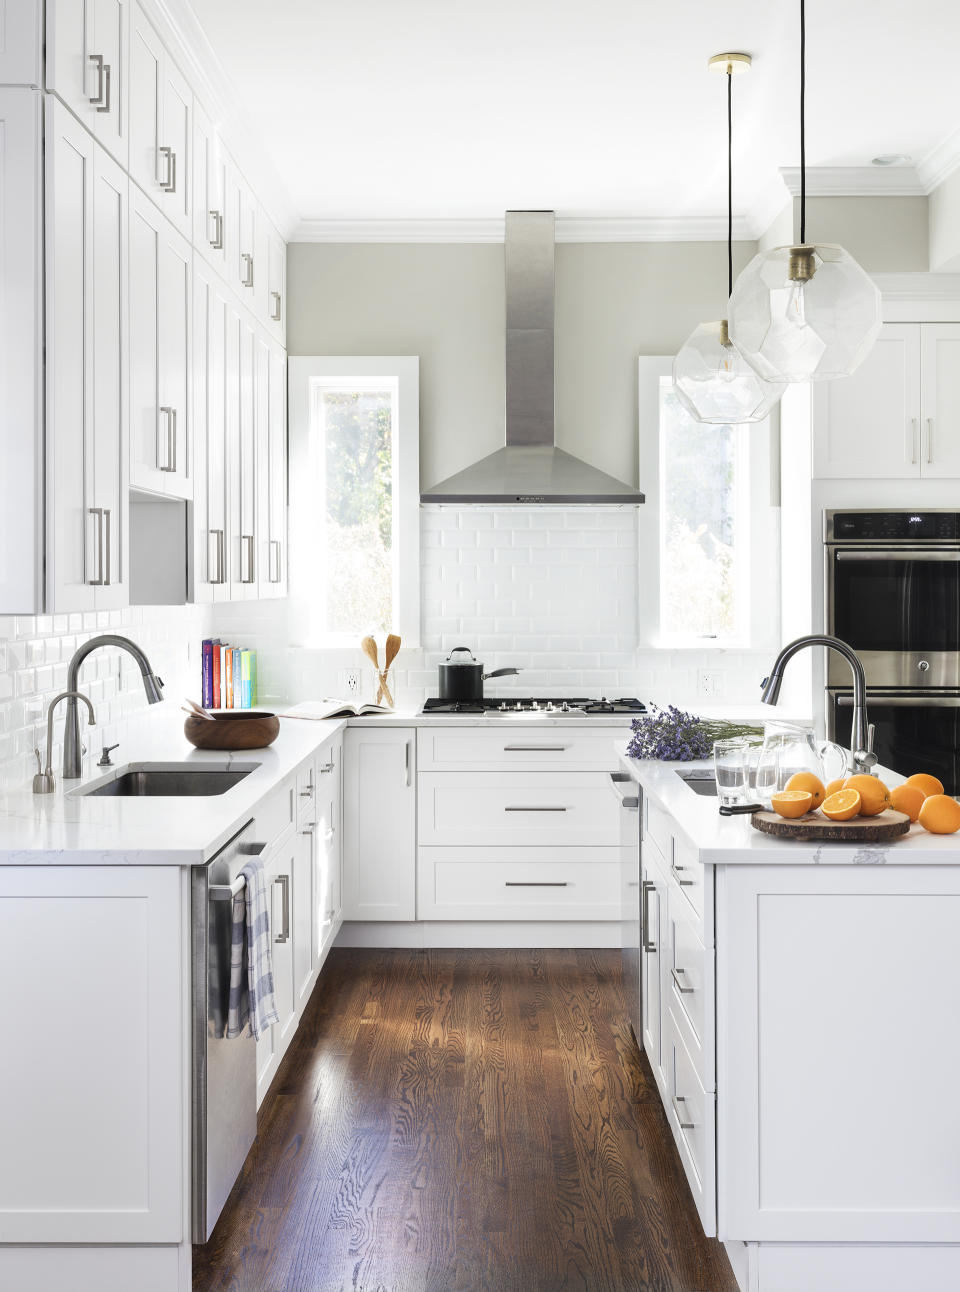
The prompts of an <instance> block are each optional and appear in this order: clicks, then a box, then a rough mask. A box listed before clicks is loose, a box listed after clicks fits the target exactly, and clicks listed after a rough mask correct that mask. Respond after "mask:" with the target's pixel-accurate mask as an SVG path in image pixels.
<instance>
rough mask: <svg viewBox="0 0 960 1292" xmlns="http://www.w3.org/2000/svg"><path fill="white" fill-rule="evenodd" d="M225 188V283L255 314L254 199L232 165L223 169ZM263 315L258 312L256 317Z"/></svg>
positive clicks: (255, 233) (255, 204)
mask: <svg viewBox="0 0 960 1292" xmlns="http://www.w3.org/2000/svg"><path fill="white" fill-rule="evenodd" d="M226 186H227V196H226V203H225V205H226V226H227V232H226V244H227V260H228V264H227V282H228V283H229V284H230V286H231V287H232V288H233V290H234V291H235V292H236V293H237V296H238V298H239V299H240V300H241V301H242V302H243V304H244V305H245V306H246V307H247V309H249V310H253V311H255V312H257V304H258V296H257V292H258V285H259V281H260V280H259V277H258V274H260V273H262V272H263V267H262V266H258V264H257V218H258V213H259V212H258V206H257V200H256V198H255V197H254V195H253V192H252V191H251V189H250V186H249V185H248V184H247V182H246V180H245V179H244V178H243V175H242V174H241V173H240V171H239V169H238V168H237V166H236V164H235V163H233V162H231V163H229V164H228V166H227V171H226ZM264 314H265V311H264V310H260V311H259V315H260V317H263V316H264Z"/></svg>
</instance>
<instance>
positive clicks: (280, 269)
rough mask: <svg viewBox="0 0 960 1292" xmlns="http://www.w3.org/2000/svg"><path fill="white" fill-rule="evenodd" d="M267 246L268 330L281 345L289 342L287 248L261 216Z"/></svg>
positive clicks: (271, 226) (263, 216) (264, 217)
mask: <svg viewBox="0 0 960 1292" xmlns="http://www.w3.org/2000/svg"><path fill="white" fill-rule="evenodd" d="M261 224H262V225H263V228H264V230H265V234H264V241H265V244H266V251H265V256H266V271H267V295H266V311H267V317H266V323H267V328H268V330H269V331H270V334H271V336H273V337H274V338H275V339H276V340H277V341H279V342H280V344H281V345H286V341H287V248H286V244H285V243H284V241H283V239H282V238H281V237H280V234H279V233H277V231H276V229H275V228H274V227H273V225H272V224H270V222H269V221H268V220H267V218H266V216H265V215H262V214H261Z"/></svg>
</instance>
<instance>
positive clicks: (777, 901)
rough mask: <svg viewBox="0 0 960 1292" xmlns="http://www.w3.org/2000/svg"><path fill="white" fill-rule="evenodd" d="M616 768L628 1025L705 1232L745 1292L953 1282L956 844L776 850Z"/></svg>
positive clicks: (741, 825)
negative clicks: (634, 837)
mask: <svg viewBox="0 0 960 1292" xmlns="http://www.w3.org/2000/svg"><path fill="white" fill-rule="evenodd" d="M621 762H622V766H623V768H624V770H625V771H626V772H627V773H628V774H629V775H630V776H631V777H632V778H633V779H634V780H635V781H636V782H637V784H638V786H639V793H638V797H639V800H640V817H641V848H640V866H639V873H637V871H636V869H635V870H634V873H633V874H632V877H631V876H630V871H629V859H628V865H627V867H626V872H625V873H626V874H627V876H628V877H627V879H626V882H625V885H624V889H623V892H624V894H625V907H626V910H625V917H626V918H625V930H626V931H627V935H628V939H631V940H632V939H636V944H637V945H639V947H640V955H639V961H640V969H639V978H640V982H639V985H638V990H637V994H638V996H639V1007H638V1015H637V1018H636V1019H635V1022H634V1027H635V1030H636V1029H637V1027H638V1025H639V1032H638V1040H640V1042H641V1044H642V1046H643V1049H644V1050H645V1052H646V1054H647V1057H648V1059H649V1062H650V1066H651V1068H652V1070H653V1073H654V1077H655V1079H656V1082H657V1085H658V1088H659V1090H660V1094H661V1097H662V1100H663V1104H664V1108H665V1110H666V1114H667V1118H668V1120H669V1123H670V1126H671V1130H672V1132H673V1135H674V1139H675V1141H676V1144H677V1148H678V1151H679V1153H680V1157H681V1159H682V1161H683V1166H684V1170H685V1172H686V1175H687V1179H688V1182H689V1184H690V1188H691V1191H692V1193H693V1195H694V1198H695V1201H696V1203H697V1207H698V1211H699V1214H700V1218H701V1221H702V1224H703V1227H704V1230H705V1232H706V1233H707V1234H715V1235H716V1236H717V1237H719V1238H720V1239H722V1240H723V1242H724V1243H725V1245H726V1248H727V1252H728V1254H729V1256H730V1260H731V1263H732V1265H733V1268H734V1271H735V1273H736V1275H737V1279H738V1281H739V1283H740V1286H741V1287H742V1288H743V1289H744V1290H745V1292H813V1289H816V1292H851V1290H852V1289H857V1290H859V1289H864V1292H866V1290H867V1289H869V1292H894V1289H896V1290H897V1292H900V1289H903V1288H906V1287H910V1288H911V1289H915V1290H918V1292H946V1289H948V1288H950V1289H953V1288H956V1287H958V1286H960V1097H958V1094H957V1085H956V1073H957V1070H958V1067H960V1030H958V1028H957V1019H958V1018H960V954H958V951H957V935H956V930H957V928H958V926H960V866H958V863H960V843H958V840H960V836H956V835H954V836H936V835H930V834H927V833H926V832H925V831H924V830H922V829H921V828H920V827H919V826H917V825H914V826H912V827H911V829H910V832H909V834H908V835H906V836H904V837H903V838H901V839H898V840H896V841H895V842H893V843H890V844H887V845H873V844H871V845H857V844H818V843H814V844H806V843H799V842H793V841H786V840H779V839H773V838H770V837H769V836H767V835H763V834H761V833H760V832H759V831H757V830H755V829H754V828H753V827H752V826H751V825H750V822H749V818H747V817H744V816H738V817H729V818H727V817H721V816H720V815H719V814H718V811H717V801H716V799H715V798H710V797H708V796H705V795H700V794H697V793H696V792H695V791H694V790H693V789H692V788H691V786H690V785H689V784H687V783H686V781H685V780H684V779H682V777H681V776H680V775H678V772H680V771H683V772H686V773H689V772H690V771H695V770H696V769H697V767H698V765H697V764H690V763H688V764H672V763H651V762H640V761H636V760H632V759H629V758H627V757H626V755H625V753H624V754H623V755H622V759H621ZM700 766H701V767H702V769H703V770H708V766H707V765H706V764H702V765H700ZM890 779H891V780H892V781H894V782H896V781H898V780H899V779H900V778H899V777H891V778H890ZM634 865H635V863H634ZM633 903H635V905H632V904H633ZM631 912H633V913H634V914H635V919H634V920H633V921H631V920H630V914H631ZM628 950H629V948H628ZM625 960H626V962H627V963H628V964H629V963H631V961H630V959H629V956H627V957H625ZM633 963H635V961H634V962H633ZM631 986H632V984H628V990H629V988H630V987H631Z"/></svg>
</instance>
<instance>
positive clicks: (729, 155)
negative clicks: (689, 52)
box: [727, 64, 733, 300]
mask: <svg viewBox="0 0 960 1292" xmlns="http://www.w3.org/2000/svg"><path fill="white" fill-rule="evenodd" d="M732 295H733V70H732V69H731V68H730V66H729V64H728V66H727V300H729V299H730V297H731V296H732Z"/></svg>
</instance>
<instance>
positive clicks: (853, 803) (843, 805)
mask: <svg viewBox="0 0 960 1292" xmlns="http://www.w3.org/2000/svg"><path fill="white" fill-rule="evenodd" d="M820 811H821V812H822V813H823V815H824V816H825V817H829V818H830V820H831V821H849V820H850V818H851V817H854V816H857V815H858V813H859V812H860V795H859V793H858V792H857V791H856V790H837V791H836V792H835V793H834V794H828V795H827V797H826V798H825V799H824V800H823V802H822V803H821V804H820Z"/></svg>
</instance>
